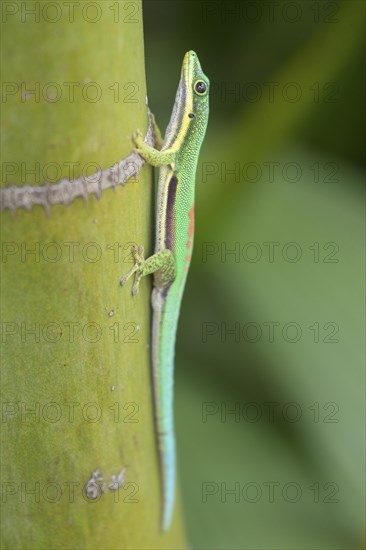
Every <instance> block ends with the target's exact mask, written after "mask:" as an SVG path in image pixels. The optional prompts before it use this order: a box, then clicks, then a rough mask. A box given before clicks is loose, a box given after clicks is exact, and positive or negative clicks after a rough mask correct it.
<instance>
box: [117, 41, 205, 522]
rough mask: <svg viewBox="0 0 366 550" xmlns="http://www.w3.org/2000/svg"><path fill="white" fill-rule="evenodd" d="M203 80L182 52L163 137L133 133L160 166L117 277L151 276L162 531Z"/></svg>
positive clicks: (170, 486) (170, 489)
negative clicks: (150, 238) (149, 250)
mask: <svg viewBox="0 0 366 550" xmlns="http://www.w3.org/2000/svg"><path fill="white" fill-rule="evenodd" d="M209 87H210V82H209V79H208V78H207V76H206V75H205V74H204V73H203V71H202V68H201V65H200V62H199V59H198V57H197V54H196V53H195V52H194V51H189V52H187V53H186V54H185V56H184V59H183V64H182V70H181V77H180V81H179V85H178V89H177V93H176V97H175V103H174V107H173V111H172V114H171V118H170V121H169V124H168V126H167V129H166V132H165V136H164V140H163V139H162V137H161V134H160V131H159V129H158V127H157V125H156V122H155V119H154V118H153V124H154V129H155V135H156V148H153V147H150V146H149V145H147V144H146V143H144V141H143V135H142V132H141V131H140V130H136V132H135V133H134V134H133V138H132V139H133V142H134V145H135V151H136V152H137V153H138V154H139V155H140V156H141V157H142V158H143V159H144V160H145V161H146V162H147V163H149V164H150V165H152V166H156V167H159V180H158V189H157V199H156V234H155V251H154V254H153V255H152V256H150V257H149V258H146V259H145V258H144V249H143V247H142V246H139V247H136V246H133V247H132V256H133V259H134V265H133V266H132V268H131V269H130V271H129V272H128V273H126V274H125V275H124V276H123V277H122V278H121V280H120V284H121V285H124V284H125V283H126V282H127V281H128V280H129V279H130V277H132V276H134V282H133V285H132V295H133V296H136V295H137V294H138V289H139V284H140V280H141V278H142V277H144V276H146V275H150V274H153V276H154V280H153V290H152V295H151V305H152V310H153V320H152V354H151V355H152V380H153V391H154V409H155V423H156V434H157V443H158V448H159V456H160V470H161V486H162V514H161V516H162V518H161V529H162V530H163V531H167V530H168V529H169V527H170V525H171V521H172V516H173V511H174V501H175V484H176V444H175V433H174V414H173V385H174V355H175V340H176V332H177V325H178V319H179V311H180V305H181V301H182V296H183V291H184V287H185V283H186V278H187V273H188V269H189V266H190V261H191V256H192V247H193V235H194V194H195V177H196V169H197V162H198V156H199V152H200V148H201V145H202V142H203V139H204V136H205V133H206V127H207V122H208V115H209Z"/></svg>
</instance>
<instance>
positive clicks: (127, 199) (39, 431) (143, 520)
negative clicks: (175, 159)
mask: <svg viewBox="0 0 366 550" xmlns="http://www.w3.org/2000/svg"><path fill="white" fill-rule="evenodd" d="M9 4H11V5H14V6H15V8H14V10H15V9H16V8H18V10H17V11H16V13H11V12H9V13H7V14H6V17H5V19H4V22H3V24H2V32H3V52H4V56H5V57H4V59H3V83H5V88H3V89H5V92H6V96H4V103H3V116H2V132H1V133H2V135H3V138H2V163H3V181H2V185H9V184H17V185H24V184H25V183H29V184H31V185H40V184H42V183H44V181H45V179H49V180H50V179H52V178H53V181H58V180H59V179H61V178H62V177H66V178H68V177H70V176H72V177H79V176H80V175H81V174H91V173H92V172H95V168H96V165H98V166H101V167H102V168H103V169H104V168H107V167H108V166H112V165H113V164H114V163H115V162H117V161H119V160H120V159H121V158H124V157H125V156H127V155H128V154H129V152H130V150H131V139H130V136H131V134H132V132H133V131H134V130H135V129H136V128H137V127H139V128H141V130H142V131H146V128H147V109H146V104H145V96H146V85H145V70H144V51H143V33H142V7H141V2H140V1H135V2H125V3H124V2H122V3H117V2H111V3H109V2H99V3H85V5H84V7H85V6H86V5H87V4H90V5H94V10H93V8H92V7H89V8H88V9H87V10H85V9H83V4H82V3H80V4H79V3H77V5H76V6H75V8H74V13H73V14H72V13H71V11H70V10H71V8H70V9H68V8H67V7H66V6H65V3H63V2H60V4H59V6H60V9H59V10H57V9H56V8H55V7H53V8H52V6H51V4H52V5H53V6H54V5H55V3H44V4H43V3H42V2H40V3H34V2H28V3H25V6H26V8H27V9H31V8H32V7H33V8H34V6H35V4H36V5H37V4H39V10H40V11H39V13H38V14H37V12H36V13H35V15H34V16H32V15H29V14H28V15H26V14H25V11H24V9H23V8H22V6H21V4H20V3H9ZM47 4H48V5H49V8H48V9H47V11H42V10H43V6H46V5H47ZM50 6H51V7H50ZM95 6H97V7H98V9H97V8H95ZM36 9H37V8H36ZM57 14H58V15H60V14H61V15H60V17H59V19H58V20H56V21H54V22H53V23H52V22H51V19H52V18H56V17H57V16H58V15H57ZM93 19H94V20H95V21H94V22H92V20H93ZM22 82H23V83H24V84H23V85H22V84H21V83H22ZM51 83H53V84H51ZM32 89H33V90H35V93H32V91H31V90H32ZM72 90H73V92H72ZM93 98H97V99H96V100H95V101H94V99H93ZM89 163H94V164H89ZM72 167H73V172H72V173H71V172H70V170H71V168H72ZM4 170H5V173H4ZM32 170H33V173H31V171H32ZM152 201H153V188H152V171H151V168H150V167H147V166H144V168H143V169H142V171H141V172H140V174H139V177H138V181H129V182H128V183H127V185H126V186H125V187H123V188H121V187H120V188H117V190H116V191H113V190H112V189H108V190H106V191H104V193H103V196H102V197H101V199H100V200H99V201H98V200H97V199H96V197H95V196H90V197H88V200H87V201H86V202H84V201H83V200H81V199H76V200H75V201H74V202H73V203H72V204H70V205H68V206H64V205H56V206H53V207H52V211H51V215H50V216H47V215H46V213H45V212H44V210H43V209H42V208H41V207H34V208H33V209H32V210H31V211H30V212H25V211H23V210H20V211H18V212H17V213H16V214H12V213H11V212H9V211H5V212H4V213H3V214H2V218H1V223H2V263H1V267H2V297H1V298H2V299H1V318H2V329H3V331H2V386H1V387H2V407H3V409H2V410H3V423H2V433H3V445H2V460H1V467H2V483H3V485H2V488H3V502H2V547H4V548H37V549H39V548H159V547H161V548H172V547H175V548H178V547H180V548H182V547H185V542H184V534H183V528H182V524H181V521H180V519H179V516H180V514H179V504H178V506H177V510H176V518H175V522H174V524H173V526H172V529H171V530H170V532H169V533H167V534H162V533H161V532H160V530H159V528H160V519H161V518H160V514H161V495H160V475H159V464H158V456H157V452H156V441H155V432H154V420H153V405H152V393H151V376H150V355H149V345H150V285H151V283H150V282H149V281H148V280H144V281H142V283H141V290H140V294H139V296H138V297H136V298H132V296H131V294H130V288H127V287H126V288H121V287H120V286H119V279H120V277H121V275H122V274H124V273H125V272H126V271H127V270H128V269H129V267H130V263H129V261H130V253H129V252H130V247H131V244H132V242H136V243H137V244H144V246H145V247H146V248H147V250H146V252H147V253H148V252H151V250H152V244H153V243H152V234H153V210H152ZM98 470H99V474H98V473H96V472H97V471H98ZM113 476H116V477H117V479H116V478H115V477H113ZM118 476H119V477H118ZM101 478H103V479H101ZM118 482H120V485H121V486H120V487H119V488H117V485H118Z"/></svg>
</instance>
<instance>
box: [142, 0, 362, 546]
mask: <svg viewBox="0 0 366 550" xmlns="http://www.w3.org/2000/svg"><path fill="white" fill-rule="evenodd" d="M143 7H144V32H145V54H146V72H147V86H148V93H149V104H150V107H151V109H152V110H153V111H154V112H155V114H156V117H157V120H158V121H159V124H160V126H161V127H162V129H164V128H165V126H166V124H167V122H168V120H169V117H170V113H171V109H172V105H173V101H174V94H175V90H176V87H177V84H178V80H179V73H180V65H181V61H182V58H183V54H184V52H185V51H187V50H189V49H194V50H195V51H197V53H198V55H199V58H200V60H201V64H202V67H203V69H204V71H205V73H206V74H207V76H208V77H209V78H210V80H211V104H210V109H211V114H210V121H209V127H208V132H207V137H206V140H205V142H204V145H203V149H202V153H201V157H200V161H199V166H198V174H197V200H196V236H195V252H194V257H193V263H192V267H191V272H190V276H189V280H188V285H187V289H186V294H185V299H184V303H183V310H182V316H181V321H180V327H179V333H178V342H177V362H176V424H177V437H178V457H179V470H180V481H181V486H182V492H183V503H184V509H185V517H186V524H187V530H188V535H189V539H190V541H191V544H192V547H194V548H248V549H256V548H266V549H272V548H276V549H277V548H291V549H300V548H301V549H328V548H338V549H354V548H355V549H356V548H357V549H360V548H363V547H364V517H365V507H364V502H365V501H364V485H365V479H364V448H365V445H364V444H365V429H364V428H365V424H364V390H365V385H364V342H365V326H364V293H363V288H364V210H363V204H364V203H363V200H364V191H363V182H364V170H365V165H364V149H365V141H364V126H365V112H364V101H363V100H364V97H365V76H364V75H365V71H364V70H365V62H364V47H365V44H364V41H365V3H364V2H361V1H358V0H357V1H348V2H321V1H320V2H317V1H315V2H312V1H296V2H245V1H238V2H211V1H210V2H191V1H174V2H169V1H157V0H153V1H145V2H144V4H143ZM230 251H231V253H230ZM230 411H234V413H233V412H231V414H230Z"/></svg>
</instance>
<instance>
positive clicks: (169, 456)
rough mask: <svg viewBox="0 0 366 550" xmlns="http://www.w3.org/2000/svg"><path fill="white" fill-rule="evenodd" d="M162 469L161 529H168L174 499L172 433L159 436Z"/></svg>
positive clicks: (174, 477)
mask: <svg viewBox="0 0 366 550" xmlns="http://www.w3.org/2000/svg"><path fill="white" fill-rule="evenodd" d="M160 449H161V455H160V456H161V462H162V464H161V470H162V474H163V475H162V493H163V499H162V520H161V530H162V531H168V530H169V528H170V525H171V523H172V518H173V512H174V501H175V482H176V451H175V437H174V433H166V434H163V435H162V436H161V438H160Z"/></svg>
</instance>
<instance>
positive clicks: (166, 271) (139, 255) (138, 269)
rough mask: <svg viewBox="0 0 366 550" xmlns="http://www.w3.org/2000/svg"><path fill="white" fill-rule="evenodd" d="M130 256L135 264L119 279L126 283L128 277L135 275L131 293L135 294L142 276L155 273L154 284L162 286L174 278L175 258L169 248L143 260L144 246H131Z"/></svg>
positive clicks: (123, 283) (121, 282)
mask: <svg viewBox="0 0 366 550" xmlns="http://www.w3.org/2000/svg"><path fill="white" fill-rule="evenodd" d="M132 256H133V259H134V262H135V264H134V265H133V266H132V267H131V269H130V271H128V273H126V274H125V275H123V277H121V279H120V285H121V286H123V285H125V284H126V282H127V281H128V279H130V277H132V275H135V280H134V282H133V285H132V295H133V296H136V295H137V294H138V292H139V286H140V281H141V279H142V277H145V276H146V275H150V274H152V273H157V272H158V273H157V275H156V280H155V286H158V287H159V288H164V287H165V286H168V285H169V284H170V283H171V282H173V281H174V279H175V274H176V271H175V260H174V255H173V253H172V252H171V250H168V249H166V250H161V251H160V252H157V253H156V254H153V255H152V256H150V257H149V258H147V259H146V260H145V258H144V247H143V246H139V247H138V248H137V247H136V246H133V247H132Z"/></svg>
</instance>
